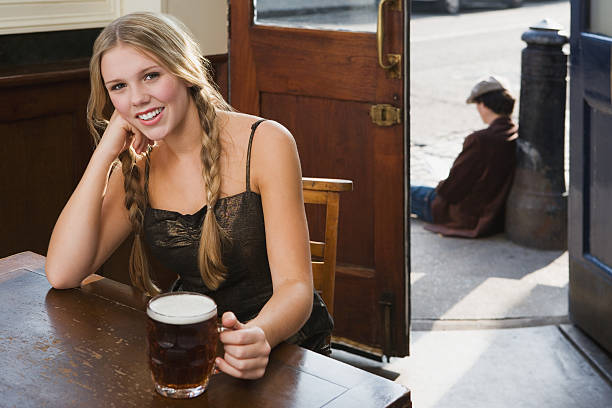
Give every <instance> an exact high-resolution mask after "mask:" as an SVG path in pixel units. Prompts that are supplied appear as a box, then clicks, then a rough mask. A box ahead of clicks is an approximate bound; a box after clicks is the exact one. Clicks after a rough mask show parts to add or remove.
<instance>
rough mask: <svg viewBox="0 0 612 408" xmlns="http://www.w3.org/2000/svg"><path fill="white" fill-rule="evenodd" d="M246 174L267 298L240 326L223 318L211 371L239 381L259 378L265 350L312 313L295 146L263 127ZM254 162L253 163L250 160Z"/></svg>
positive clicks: (282, 132)
mask: <svg viewBox="0 0 612 408" xmlns="http://www.w3.org/2000/svg"><path fill="white" fill-rule="evenodd" d="M252 151H253V155H252V158H251V166H252V167H251V172H252V173H251V174H252V175H253V180H254V182H255V183H256V185H257V186H258V187H259V191H260V194H261V198H262V205H263V212H264V220H265V228H266V245H267V249H268V260H269V263H270V271H271V273H272V285H273V295H272V297H271V298H270V300H269V301H268V302H267V303H266V304H265V306H264V307H263V308H262V310H261V312H260V313H259V315H258V316H257V317H256V318H254V319H253V320H251V321H249V322H248V323H246V324H241V323H239V322H236V323H237V325H236V326H232V324H233V323H234V322H235V316H233V314H232V313H226V314H225V315H224V316H223V324H224V326H225V327H234V328H237V329H241V330H235V331H228V332H224V333H222V334H221V340H222V342H223V343H224V346H225V352H226V354H225V357H224V359H219V361H218V362H217V366H218V367H219V369H221V370H222V371H224V372H226V373H228V374H230V375H233V376H236V377H242V378H259V377H261V376H262V375H263V373H264V371H265V367H266V364H267V361H268V354H269V352H270V348H271V347H274V346H276V345H277V344H278V343H280V342H282V341H283V340H286V339H287V338H289V337H290V336H291V335H293V334H294V333H296V332H297V331H298V330H299V329H300V328H301V327H302V326H303V325H304V323H305V322H306V320H307V319H308V317H309V316H310V313H311V311H312V299H313V283H312V269H311V262H310V246H309V237H308V225H307V223H306V214H305V212H304V200H303V197H302V172H301V168H300V161H299V157H298V152H297V147H296V145H295V141H294V139H293V137H292V136H291V134H290V133H289V131H287V130H286V129H285V128H284V127H282V126H281V125H279V124H277V123H274V122H271V121H266V122H264V123H262V124H261V125H260V128H258V131H257V134H256V135H255V137H254V139H253V150H252ZM253 158H254V159H253Z"/></svg>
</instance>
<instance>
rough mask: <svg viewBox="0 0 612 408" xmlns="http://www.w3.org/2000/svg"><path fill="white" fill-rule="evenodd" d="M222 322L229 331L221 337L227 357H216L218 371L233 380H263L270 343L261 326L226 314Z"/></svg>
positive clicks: (222, 333)
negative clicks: (250, 324)
mask: <svg viewBox="0 0 612 408" xmlns="http://www.w3.org/2000/svg"><path fill="white" fill-rule="evenodd" d="M221 323H222V325H223V328H224V329H226V330H224V331H222V332H221V335H220V337H219V338H220V340H221V342H222V343H223V347H224V348H225V354H224V356H223V358H221V357H217V359H216V360H215V364H216V366H217V369H219V370H220V371H223V372H224V373H226V374H228V375H231V376H232V377H237V378H245V379H257V378H261V377H262V376H263V375H264V373H265V371H266V366H267V365H268V357H269V355H270V344H268V341H267V340H266V335H265V333H264V331H263V330H262V329H261V328H260V327H257V326H246V325H244V324H242V323H240V322H239V321H238V319H237V318H236V316H235V315H234V313H232V312H225V313H223V317H222V318H221ZM228 329H229V330H228Z"/></svg>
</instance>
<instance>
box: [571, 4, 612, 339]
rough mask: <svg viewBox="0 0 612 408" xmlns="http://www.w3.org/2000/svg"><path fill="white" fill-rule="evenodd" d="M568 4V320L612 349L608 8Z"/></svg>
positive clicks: (611, 23) (611, 25) (611, 28)
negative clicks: (569, 9) (570, 19)
mask: <svg viewBox="0 0 612 408" xmlns="http://www.w3.org/2000/svg"><path fill="white" fill-rule="evenodd" d="M608 3H609V2H608V1H605V0H592V1H588V0H572V33H571V39H570V41H571V49H572V52H571V55H570V58H571V59H570V62H571V63H570V76H571V77H570V78H571V81H570V119H571V120H570V197H569V198H570V200H569V203H570V213H569V237H568V243H569V254H570V291H569V292H570V296H569V309H570V317H571V319H572V321H574V323H576V325H578V326H579V327H581V328H582V329H583V330H584V331H586V332H587V333H588V334H589V335H590V336H591V337H593V339H595V340H596V341H597V342H599V343H600V344H601V345H602V346H603V347H604V348H606V349H607V350H608V351H612V324H611V322H612V240H610V234H611V231H612V217H610V215H609V214H610V208H612V163H611V162H610V156H611V155H612V135H611V134H610V129H612V103H611V100H610V96H611V92H610V85H611V84H610V77H611V72H612V71H611V68H612V66H611V53H610V50H611V48H612V37H610V35H612V7H609V4H608Z"/></svg>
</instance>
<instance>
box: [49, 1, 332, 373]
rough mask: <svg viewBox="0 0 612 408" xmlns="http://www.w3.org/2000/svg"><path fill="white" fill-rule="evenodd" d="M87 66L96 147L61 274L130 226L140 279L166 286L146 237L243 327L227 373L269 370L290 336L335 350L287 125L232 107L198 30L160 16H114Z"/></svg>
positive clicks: (60, 259) (73, 206) (230, 321)
mask: <svg viewBox="0 0 612 408" xmlns="http://www.w3.org/2000/svg"><path fill="white" fill-rule="evenodd" d="M90 75H91V95H90V99H89V104H88V107H87V108H88V109H87V119H88V123H89V126H90V129H91V131H92V133H93V135H94V138H95V139H96V142H97V147H96V149H95V151H94V153H93V155H92V157H91V160H90V162H89V165H88V167H87V169H86V170H85V173H84V175H83V178H82V179H81V181H80V183H79V185H78V186H77V188H76V190H75V191H74V193H73V194H72V196H71V198H70V200H69V201H68V203H67V204H66V207H65V208H64V210H63V211H62V213H61V214H60V217H59V219H58V221H57V223H56V225H55V228H54V230H53V234H52V236H51V241H50V243H49V250H48V253H47V262H46V273H47V277H48V279H49V282H50V283H51V285H52V286H53V287H55V288H58V289H61V288H71V287H76V286H78V285H79V284H80V282H81V281H82V280H83V279H84V278H85V277H86V276H88V275H89V274H91V273H94V272H95V271H96V270H97V269H98V268H99V267H100V266H101V265H102V264H103V263H104V261H105V260H106V259H107V258H108V257H109V256H110V255H111V253H112V252H113V251H115V249H116V248H117V247H118V246H119V245H120V244H121V242H123V241H124V240H125V239H126V238H127V237H128V235H129V234H130V233H131V232H133V233H134V234H135V239H134V245H133V248H132V254H131V257H130V265H129V271H130V277H131V280H132V282H133V284H134V285H135V286H137V287H139V288H140V289H142V290H143V291H145V292H148V293H149V294H156V293H159V292H160V290H159V288H158V287H157V286H156V284H155V283H154V282H153V280H152V279H151V277H150V274H149V266H148V261H147V256H146V252H145V246H148V250H149V251H150V253H151V254H153V256H155V257H156V258H158V259H159V260H160V261H161V262H162V263H163V264H165V266H166V267H168V268H170V269H171V270H173V271H174V272H176V273H177V274H178V276H179V279H178V280H177V282H175V284H174V285H173V288H172V290H187V291H197V292H200V293H204V294H207V295H209V296H211V297H212V298H213V299H214V300H215V301H216V302H217V305H218V309H219V312H220V313H222V323H223V325H224V326H225V327H227V328H231V329H233V330H229V331H225V332H223V333H222V334H221V341H222V342H223V343H224V348H225V355H224V357H223V358H218V359H217V362H216V363H217V367H218V368H219V369H220V370H221V371H224V372H225V373H227V374H229V375H232V376H235V377H240V378H259V377H261V376H262V375H263V373H264V371H265V368H266V365H267V362H268V355H269V353H270V349H271V348H272V347H274V346H275V345H277V344H278V343H280V342H281V341H285V340H287V341H289V342H293V343H298V344H301V345H303V346H305V347H308V348H310V349H313V350H315V351H318V352H327V348H326V347H327V346H326V339H327V337H328V336H329V334H330V333H331V328H332V325H333V323H332V322H331V318H330V317H329V314H328V313H327V309H326V308H325V305H324V304H323V303H322V301H321V299H320V298H319V297H318V295H316V294H315V293H314V291H313V286H312V271H311V266H310V251H309V244H308V227H307V223H306V217H305V213H304V203H303V199H302V188H301V169H300V162H299V157H298V153H297V149H296V145H295V141H294V140H293V137H292V136H291V134H290V133H289V132H288V131H287V130H286V129H285V128H284V127H283V126H281V125H279V124H278V123H275V122H272V121H263V120H261V119H260V118H257V117H254V116H250V115H246V114H241V113H237V112H233V111H232V110H231V109H230V108H229V106H228V105H227V104H226V103H225V102H224V101H223V99H222V97H221V96H220V95H219V93H218V92H217V91H216V89H215V88H214V86H213V85H212V84H211V81H210V79H209V74H208V72H207V62H206V60H205V59H204V58H203V57H202V55H201V53H200V51H199V48H198V46H197V44H196V43H195V41H194V40H193V39H192V37H191V36H190V35H189V34H188V33H187V31H186V29H185V28H184V27H183V26H182V24H180V23H179V22H178V21H175V20H174V19H171V18H170V17H167V16H164V15H157V14H151V13H135V14H130V15H126V16H123V17H120V18H119V19H117V20H115V21H114V22H112V23H111V24H110V25H109V26H108V27H106V28H105V29H104V30H103V31H102V32H101V33H100V35H99V37H98V38H97V40H96V42H95V44H94V50H93V56H92V58H91V62H90ZM108 103H112V107H114V112H113V113H112V116H111V117H110V120H106V119H105V117H104V113H103V112H105V111H108V110H105V108H107V105H108ZM102 132H103V134H102V136H101V137H100V133H102ZM114 164H117V165H114ZM313 299H314V301H313Z"/></svg>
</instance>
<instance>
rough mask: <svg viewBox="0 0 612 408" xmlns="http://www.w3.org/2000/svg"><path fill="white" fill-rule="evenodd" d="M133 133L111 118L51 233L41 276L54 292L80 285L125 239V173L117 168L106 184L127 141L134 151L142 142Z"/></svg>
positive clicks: (119, 120)
mask: <svg viewBox="0 0 612 408" xmlns="http://www.w3.org/2000/svg"><path fill="white" fill-rule="evenodd" d="M134 133H135V132H134V131H133V130H132V129H131V128H129V125H127V122H125V121H124V120H123V118H121V117H120V116H119V115H117V114H113V117H112V118H111V122H110V123H109V125H108V127H107V130H106V132H104V136H103V137H102V140H101V142H100V144H99V145H98V147H97V148H96V150H95V152H94V154H93V155H92V157H91V159H90V161H89V164H88V166H87V169H86V170H85V173H84V174H83V177H82V178H81V181H80V182H79V184H78V186H77V188H76V189H75V191H74V193H73V194H72V196H71V197H70V199H69V200H68V203H67V204H66V206H65V207H64V209H63V210H62V212H61V214H60V216H59V218H58V220H57V222H56V224H55V227H54V229H53V233H52V234H51V240H50V242H49V249H48V251H47V259H46V263H45V272H46V274H47V279H48V280H49V282H50V283H51V285H52V286H53V287H55V288H57V289H65V288H72V287H76V286H79V284H80V283H81V281H82V280H83V279H84V278H85V277H87V276H88V275H90V274H92V273H94V272H95V271H96V270H97V269H98V268H99V267H100V266H101V265H102V263H103V262H104V261H105V260H106V259H107V258H108V257H109V256H110V254H111V253H112V252H113V251H114V250H115V249H116V248H117V247H118V246H119V245H120V244H121V242H122V241H123V240H124V239H125V238H126V237H127V235H128V234H129V232H130V229H131V226H130V222H129V219H128V216H127V211H126V209H125V207H124V205H123V201H124V199H125V192H124V189H123V174H122V172H121V171H120V169H119V168H117V169H115V171H113V173H112V174H111V176H110V179H109V177H108V172H109V169H110V166H111V164H112V162H113V161H114V160H115V159H116V158H117V156H118V154H119V152H121V151H123V150H124V149H125V148H126V147H129V145H130V144H129V143H130V142H132V141H133V142H134V144H135V145H137V146H139V144H140V143H141V142H142V138H143V136H142V135H141V134H137V135H136V137H133V138H132V136H133V135H134ZM132 139H133V140H132ZM139 147H140V146H139Z"/></svg>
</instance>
